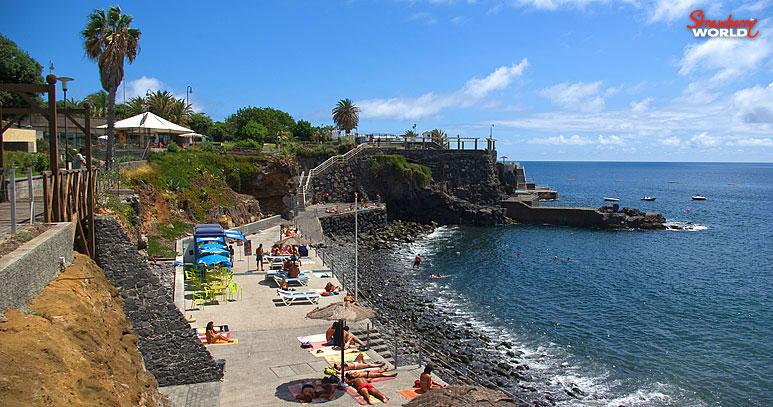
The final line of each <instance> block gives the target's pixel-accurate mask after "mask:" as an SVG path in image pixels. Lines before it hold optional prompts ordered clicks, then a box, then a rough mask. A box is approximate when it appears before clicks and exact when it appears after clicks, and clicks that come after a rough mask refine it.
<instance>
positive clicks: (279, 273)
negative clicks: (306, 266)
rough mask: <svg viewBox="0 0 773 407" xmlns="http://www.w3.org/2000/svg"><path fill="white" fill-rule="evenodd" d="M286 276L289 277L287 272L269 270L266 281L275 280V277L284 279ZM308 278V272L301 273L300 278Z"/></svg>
mask: <svg viewBox="0 0 773 407" xmlns="http://www.w3.org/2000/svg"><path fill="white" fill-rule="evenodd" d="M286 275H287V272H286V271H282V270H268V271H266V279H267V280H268V279H272V278H275V277H279V278H282V277H284V276H286ZM308 276H309V273H308V272H306V271H301V275H300V276H298V277H299V278H300V277H308Z"/></svg>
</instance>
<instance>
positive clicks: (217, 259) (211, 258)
mask: <svg viewBox="0 0 773 407" xmlns="http://www.w3.org/2000/svg"><path fill="white" fill-rule="evenodd" d="M198 263H199V264H203V265H205V266H212V265H215V264H222V265H224V266H226V267H231V260H230V259H229V258H228V257H225V256H221V255H219V254H210V255H208V256H204V257H202V258H200V259H199V261H198Z"/></svg>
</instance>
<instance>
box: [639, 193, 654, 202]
mask: <svg viewBox="0 0 773 407" xmlns="http://www.w3.org/2000/svg"><path fill="white" fill-rule="evenodd" d="M641 200H642V201H647V202H652V201H654V200H655V197H654V196H649V195H645V196H643V197H641Z"/></svg>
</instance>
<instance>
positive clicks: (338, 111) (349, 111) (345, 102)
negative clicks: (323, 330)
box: [333, 99, 360, 139]
mask: <svg viewBox="0 0 773 407" xmlns="http://www.w3.org/2000/svg"><path fill="white" fill-rule="evenodd" d="M333 122H335V124H336V127H338V128H339V129H340V130H344V131H346V138H347V139H348V138H349V133H350V132H351V131H352V129H354V128H356V127H357V125H358V124H359V123H360V108H359V107H357V106H355V105H354V103H353V102H352V100H351V99H341V100H339V101H338V103H336V107H334V108H333Z"/></svg>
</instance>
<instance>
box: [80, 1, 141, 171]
mask: <svg viewBox="0 0 773 407" xmlns="http://www.w3.org/2000/svg"><path fill="white" fill-rule="evenodd" d="M131 23H132V17H131V16H130V15H127V14H123V13H122V12H121V8H120V7H118V6H113V7H110V8H109V9H108V10H102V9H95V10H94V11H92V12H91V14H89V17H88V21H87V22H86V27H84V28H83V31H81V37H82V38H83V48H84V49H85V50H86V56H87V57H88V58H89V59H91V60H92V61H96V62H97V65H98V66H99V79H100V82H101V83H102V89H104V90H106V91H107V95H108V97H107V131H106V134H107V157H106V158H107V163H106V165H107V166H108V168H109V167H111V166H112V164H113V146H114V144H115V94H116V91H117V90H118V85H120V83H121V81H123V73H124V70H123V69H124V65H123V64H124V60H127V61H129V63H130V64H131V63H132V62H134V59H135V58H136V57H137V52H139V50H140V30H138V29H136V28H132V27H130V25H131Z"/></svg>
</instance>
